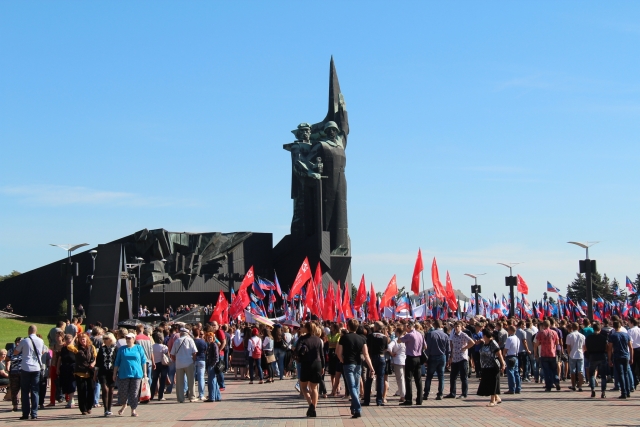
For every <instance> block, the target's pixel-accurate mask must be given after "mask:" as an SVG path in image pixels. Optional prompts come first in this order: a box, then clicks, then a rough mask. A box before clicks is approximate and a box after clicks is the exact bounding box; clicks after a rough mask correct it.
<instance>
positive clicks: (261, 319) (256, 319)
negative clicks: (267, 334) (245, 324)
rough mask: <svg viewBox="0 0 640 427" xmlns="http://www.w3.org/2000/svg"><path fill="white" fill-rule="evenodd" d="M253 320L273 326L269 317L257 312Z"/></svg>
mask: <svg viewBox="0 0 640 427" xmlns="http://www.w3.org/2000/svg"><path fill="white" fill-rule="evenodd" d="M253 320H255V321H256V322H259V323H262V324H263V325H267V326H271V327H273V322H272V321H271V320H269V319H267V318H266V317H262V316H258V315H256V314H254V315H253Z"/></svg>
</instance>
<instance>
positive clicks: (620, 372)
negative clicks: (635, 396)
mask: <svg viewBox="0 0 640 427" xmlns="http://www.w3.org/2000/svg"><path fill="white" fill-rule="evenodd" d="M613 367H614V372H615V376H616V381H617V382H618V385H619V387H620V395H621V396H627V397H629V395H630V393H631V392H630V390H631V383H630V382H629V375H628V370H629V359H621V358H614V359H613ZM23 393H24V392H23ZM22 412H23V413H24V409H23V410H22Z"/></svg>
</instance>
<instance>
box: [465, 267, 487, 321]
mask: <svg viewBox="0 0 640 427" xmlns="http://www.w3.org/2000/svg"><path fill="white" fill-rule="evenodd" d="M485 274H487V273H476V274H469V273H464V275H465V276H469V277H472V278H473V280H474V281H475V284H474V285H473V286H471V292H472V293H474V294H475V297H476V316H477V315H479V314H480V299H479V297H478V294H479V293H480V292H482V289H481V287H480V286H479V285H478V276H484V275H485Z"/></svg>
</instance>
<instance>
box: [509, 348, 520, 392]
mask: <svg viewBox="0 0 640 427" xmlns="http://www.w3.org/2000/svg"><path fill="white" fill-rule="evenodd" d="M506 363H507V382H508V384H509V391H510V392H516V393H520V390H521V388H522V384H521V383H520V371H519V369H518V357H517V356H507V360H506Z"/></svg>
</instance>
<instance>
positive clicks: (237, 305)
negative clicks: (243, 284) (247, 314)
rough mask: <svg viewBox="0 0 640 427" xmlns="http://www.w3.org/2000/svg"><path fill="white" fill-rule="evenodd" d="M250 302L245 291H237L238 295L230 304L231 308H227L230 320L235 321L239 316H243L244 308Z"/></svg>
mask: <svg viewBox="0 0 640 427" xmlns="http://www.w3.org/2000/svg"><path fill="white" fill-rule="evenodd" d="M250 301H251V299H250V298H249V295H248V294H247V290H246V289H240V290H239V291H238V295H237V296H236V298H235V300H234V301H233V304H231V307H229V317H231V318H232V319H236V318H237V317H238V316H239V315H241V314H243V311H244V309H245V307H246V306H248V305H249V302H250Z"/></svg>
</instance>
